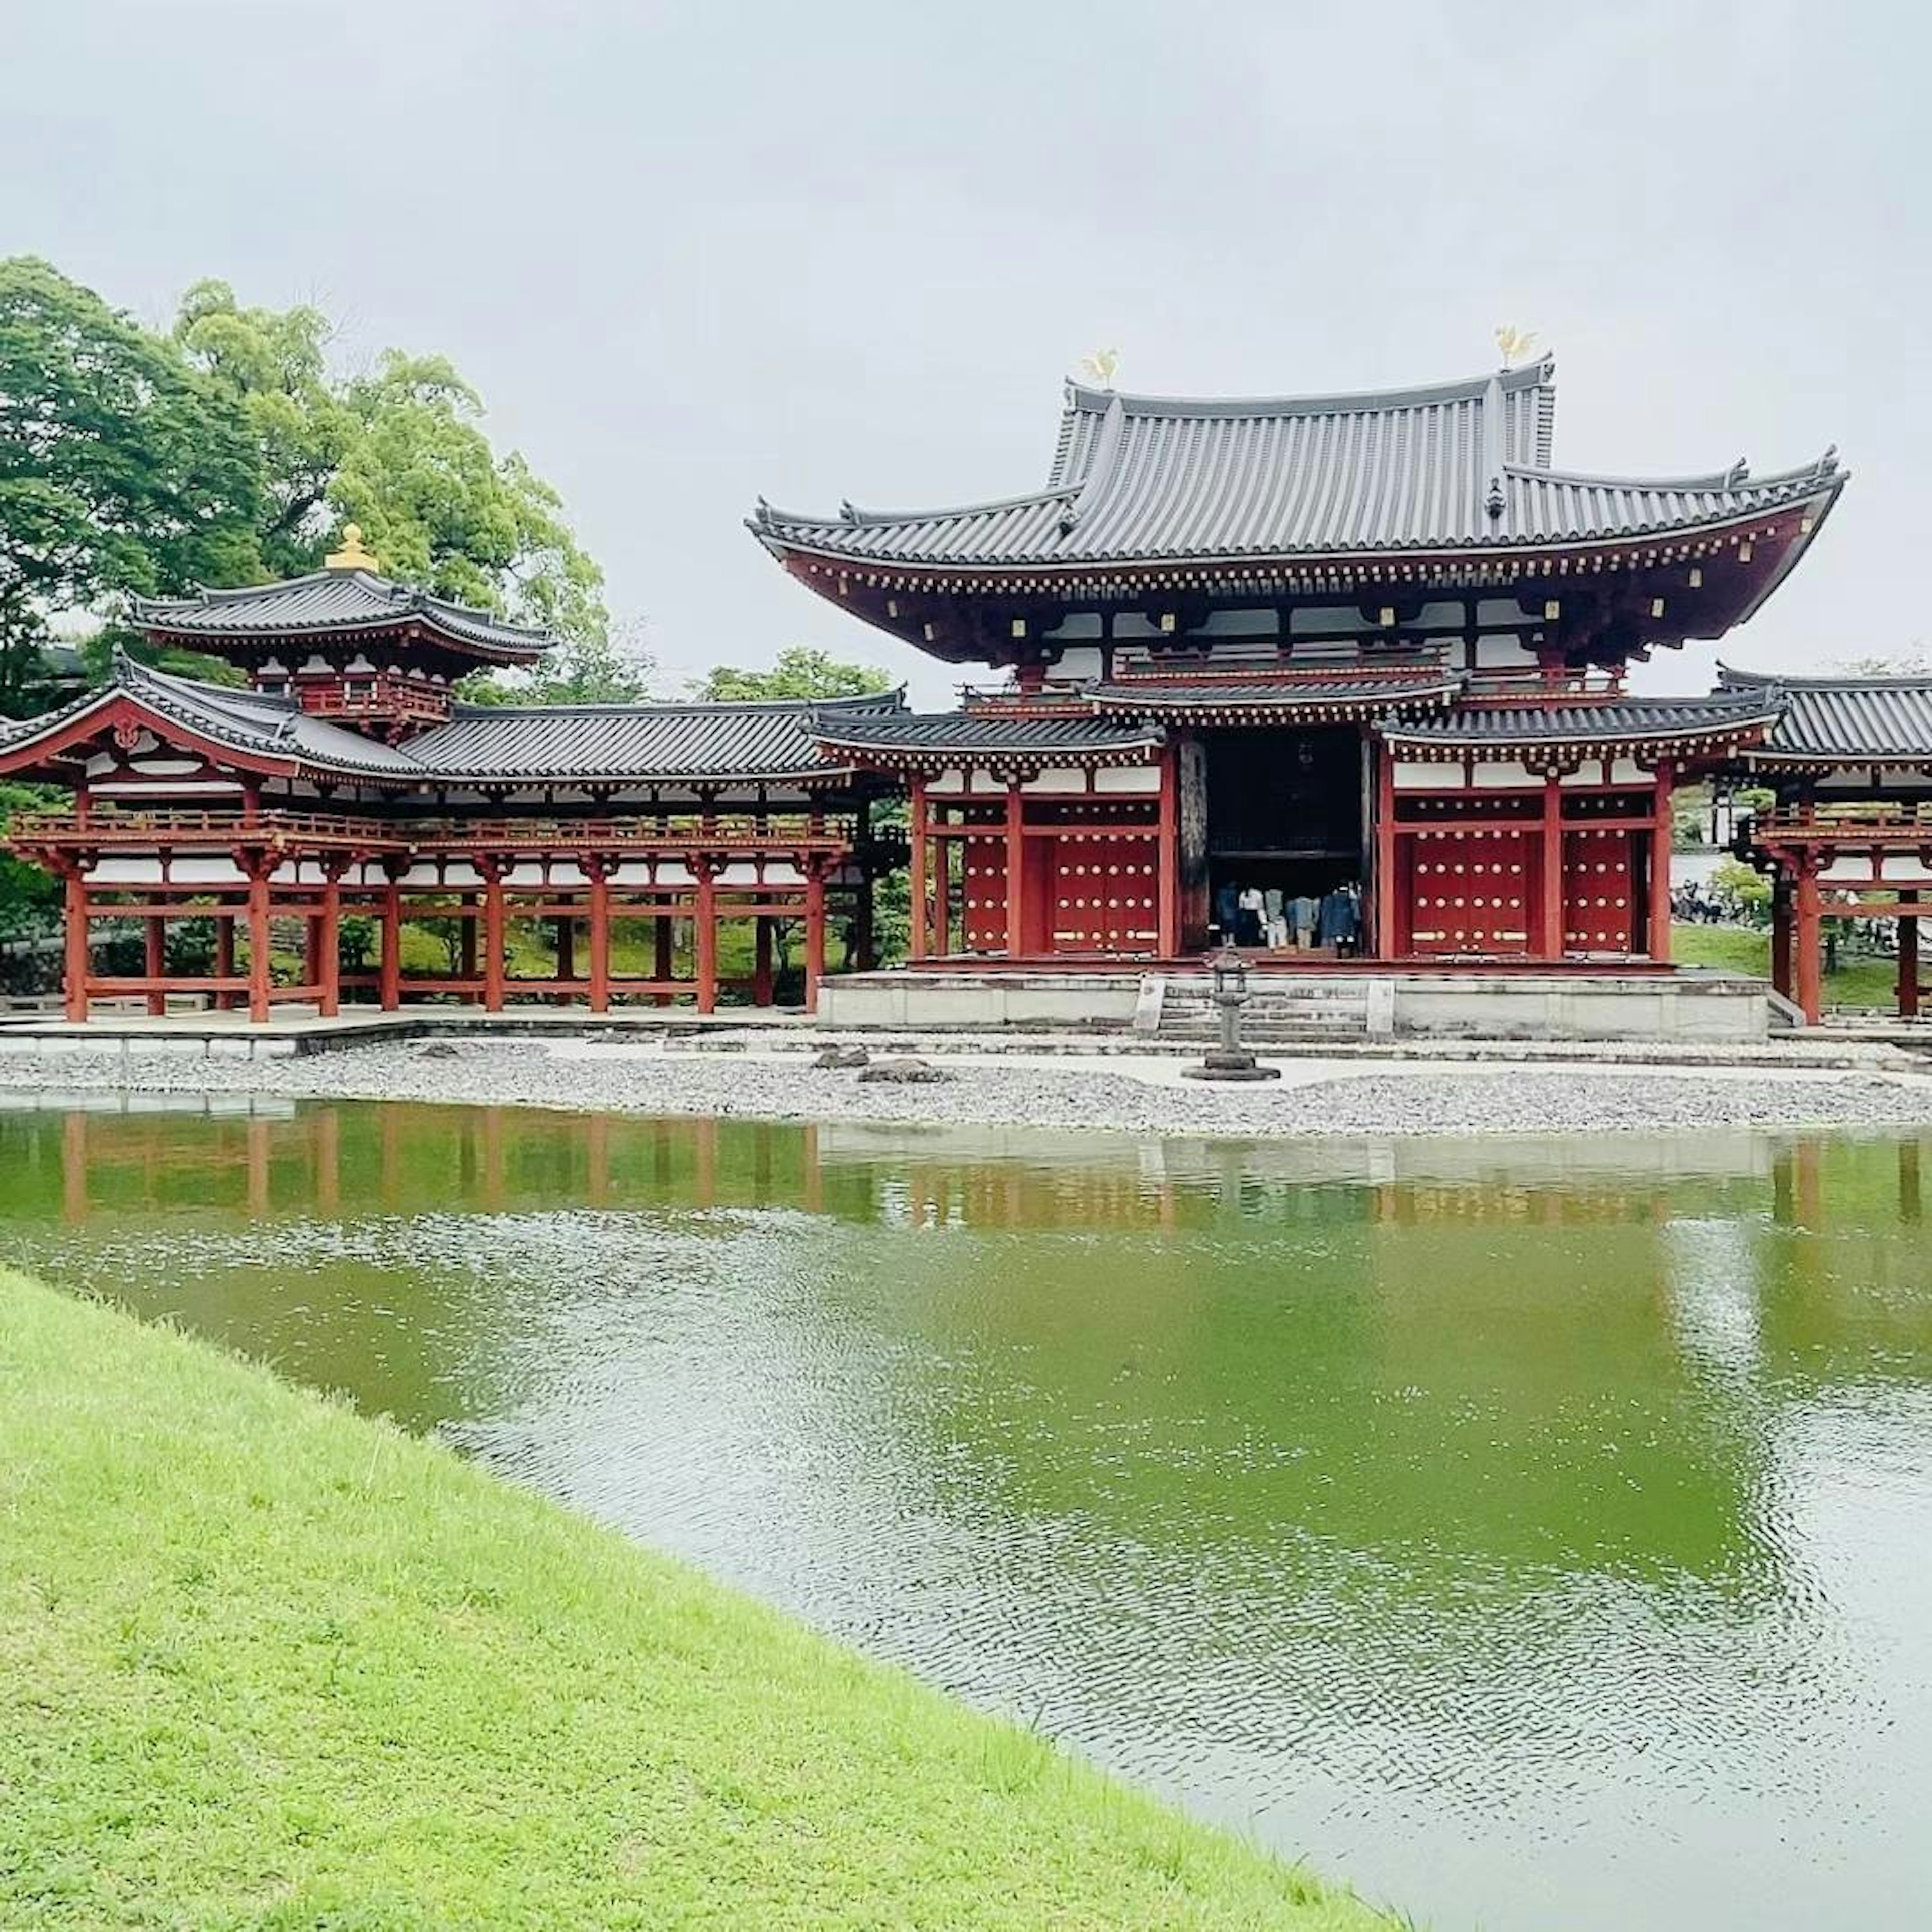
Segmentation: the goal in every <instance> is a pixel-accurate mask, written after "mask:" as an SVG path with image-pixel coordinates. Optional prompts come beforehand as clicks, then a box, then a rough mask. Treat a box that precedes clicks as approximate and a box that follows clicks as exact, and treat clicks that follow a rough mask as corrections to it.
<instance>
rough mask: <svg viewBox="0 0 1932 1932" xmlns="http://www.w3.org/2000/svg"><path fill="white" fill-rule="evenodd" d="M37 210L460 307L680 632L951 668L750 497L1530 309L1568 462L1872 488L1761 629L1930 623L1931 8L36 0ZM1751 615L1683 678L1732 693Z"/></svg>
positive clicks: (1475, 337) (18, 70)
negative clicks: (1084, 372)
mask: <svg viewBox="0 0 1932 1932" xmlns="http://www.w3.org/2000/svg"><path fill="white" fill-rule="evenodd" d="M9 12H10V18H9V20H8V21H7V46H8V66H9V68H10V74H9V77H8V85H7V89H6V97H7V115H6V118H7V127H6V132H5V159H4V161H0V250H7V251H11V250H23V251H28V252H32V253H37V254H44V255H46V256H47V257H49V258H50V259H52V260H53V261H54V262H55V263H56V264H57V265H58V266H59V267H61V268H62V269H65V271H67V272H68V273H70V274H71V275H76V276H77V277H79V278H80V279H82V280H83V281H86V282H89V284H92V286H94V287H96V288H98V290H101V293H103V294H104V295H105V296H107V298H108V299H110V301H113V302H116V303H117V304H119V305H123V306H125V307H127V308H131V309H133V310H134V311H136V313H137V314H141V315H142V316H143V317H146V318H147V319H148V320H152V321H154V322H157V323H158V322H161V321H163V320H166V317H167V316H168V315H169V313H170V311H171V308H172V302H173V299H174V298H175V296H176V294H177V293H178V292H179V290H181V288H182V287H184V286H185V285H186V284H188V283H189V282H190V281H193V280H195V279H196V278H198V277H200V276H202V275H219V276H221V277H223V278H226V279H227V280H229V281H232V282H233V284H235V285H236V289H237V290H238V292H239V294H240V295H241V296H242V299H243V300H244V301H245V302H260V303H269V304H273V305H284V304H287V303H290V302H296V301H299V300H314V301H315V302H319V303H320V304H321V305H323V306H324V307H325V308H327V309H329V311H332V313H334V314H337V315H338V316H339V317H341V318H343V319H344V321H345V322H346V323H347V325H348V329H349V344H350V349H351V351H352V353H359V354H361V355H365V356H366V355H371V354H373V353H374V352H375V351H377V350H380V349H381V348H383V347H387V346H389V345H391V344H395V345H397V346H400V347H406V348H410V349H414V350H425V351H440V352H442V353H446V354H447V355H449V356H450V357H451V358H452V359H453V360H454V361H455V362H456V364H457V365H458V368H460V369H461V370H462V371H463V372H464V374H466V376H468V377H469V379H470V380H471V381H472V383H475V384H476V386H478V388H479V389H481V392H483V394H484V397H485V398H487V401H488V402H489V404H490V410H491V413H490V421H489V428H490V431H491V434H493V437H495V439H496V441H497V443H498V444H499V447H508V446H517V447H520V448H521V449H523V451H524V452H525V453H526V455H528V457H529V459H530V460H531V461H532V463H533V464H534V465H535V467H536V468H537V469H538V471H539V472H541V473H542V474H544V475H547V476H548V477H550V478H551V479H552V480H553V481H555V482H556V484H558V486H559V487H560V488H561V489H562V491H563V493H564V495H565V499H566V502H568V506H569V508H570V511H571V515H572V517H573V518H574V522H575V523H576V526H577V529H578V530H579V532H580V535H581V536H582V538H583V541H584V542H585V543H586V545H587V546H588V547H589V549H590V550H591V551H592V553H593V554H595V556H597V557H598V559H599V561H600V562H601V563H602V564H603V565H604V568H605V570H606V571H607V574H608V577H609V589H610V603H611V607H612V610H613V613H615V614H616V615H617V616H619V617H620V618H621V617H624V616H637V617H642V618H644V619H647V620H648V623H649V639H650V643H651V646H652V649H654V650H655V652H656V654H657V655H658V658H659V660H660V662H661V664H662V665H663V667H664V670H665V673H666V674H667V677H669V678H672V679H676V678H681V677H683V676H688V675H690V674H691V673H694V672H695V671H697V670H700V669H701V668H702V667H704V666H706V665H707V664H710V663H712V662H714V661H725V662H733V663H740V664H754V663H762V662H765V661H769V658H771V657H772V655H773V654H774V653H775V652H776V651H777V650H778V649H780V648H781V646H784V645H785V644H787V643H813V644H818V645H822V646H826V647H827V648H829V649H832V650H833V651H835V652H838V653H839V654H841V655H847V656H853V657H859V658H865V659H867V660H868V661H873V662H876V663H879V664H883V665H885V666H887V667H889V668H891V669H892V670H894V671H895V673H898V674H901V675H904V676H909V677H910V679H911V681H912V688H913V695H914V697H915V699H916V700H918V701H920V702H923V703H943V702H945V701H946V699H947V692H948V691H949V690H950V687H951V685H952V684H953V682H954V681H955V680H956V678H957V676H959V673H957V672H956V671H953V670H948V669H947V667H943V666H935V665H931V664H927V663H926V661H924V660H923V659H922V658H919V655H918V654H917V653H916V652H913V650H912V649H910V648H909V647H907V646H902V645H900V644H898V643H894V642H893V641H892V640H889V639H887V638H885V637H881V636H879V635H877V634H875V633H873V632H871V631H868V630H867V629H866V628H865V627H863V626H862V625H859V624H858V623H857V622H856V621H854V620H853V619H850V618H849V617H846V616H842V615H841V613H839V612H838V611H837V610H835V609H833V608H832V607H830V606H829V605H827V604H824V603H823V602H822V601H820V600H819V599H817V598H814V597H813V596H811V595H809V594H808V593H807V592H805V591H804V590H803V589H801V588H800V587H799V586H796V585H795V584H793V583H791V582H790V581H789V580H787V579H786V578H785V577H784V575H783V574H782V573H781V571H779V570H778V567H777V566H776V565H775V564H774V563H772V562H771V561H770V560H769V559H768V558H767V557H766V556H765V554H764V553H763V551H762V550H760V549H759V547H757V544H755V543H754V541H753V540H752V538H751V536H750V535H748V532H745V530H744V529H743V528H742V518H743V517H744V516H745V514H747V512H748V511H749V510H750V508H751V505H752V503H753V501H754V499H755V498H756V497H757V496H758V495H759V494H760V493H763V494H764V495H766V496H769V497H770V498H771V499H772V500H773V501H774V502H778V503H781V504H784V505H788V506H791V507H796V508H817V507H819V506H821V505H824V506H832V505H836V504H837V502H838V500H839V499H841V497H844V496H849V497H850V498H852V499H853V500H854V501H856V502H860V503H871V504H877V505H887V506H902V505H922V504H929V503H944V502H955V501H959V500H962V499H968V498H971V497H973V496H981V495H1004V494H1008V493H1013V492H1015V491H1018V490H1026V489H1030V488H1033V487H1037V485H1038V484H1039V483H1040V481H1042V480H1043V478H1044V475H1045V472H1046V462H1047V458H1048V455H1049V450H1050V449H1051V446H1052V435H1053V431H1054V428H1055V422H1056V419H1057V412H1058V404H1059V395H1060V380H1061V377H1062V376H1063V375H1064V374H1065V373H1066V372H1067V371H1068V370H1069V369H1070V368H1072V367H1073V365H1074V364H1075V363H1076V362H1077V360H1078V359H1079V357H1080V356H1082V354H1084V353H1086V352H1088V351H1089V350H1092V349H1094V348H1096V347H1100V346H1103V345H1109V346H1114V347H1118V349H1119V350H1121V354H1122V363H1121V371H1120V374H1119V377H1118V381H1119V383H1120V386H1121V387H1122V388H1124V389H1137V390H1145V391H1151V392H1165V393H1171V394H1182V395H1187V394H1200V395H1241V394H1277V395H1279V394H1283V393H1292V392H1298V391H1311V390H1332V389H1355V388H1364V387H1370V386H1381V385H1385V384H1395V383H1413V382H1421V381H1430V380H1438V379H1440V378H1443V377H1454V376H1460V375H1464V374H1472V373H1475V372H1477V371H1481V370H1484V369H1487V368H1489V367H1490V366H1492V365H1493V362H1494V360H1495V356H1494V352H1493V344H1492V341H1491V335H1490V332H1491V330H1492V329H1493V327H1494V326H1496V324H1497V323H1499V322H1502V321H1506V320H1507V321H1514V322H1517V323H1520V324H1522V325H1523V326H1528V327H1532V328H1534V329H1536V330H1537V331H1538V332H1539V333H1540V335H1541V337H1542V338H1543V340H1544V342H1545V343H1546V344H1547V345H1548V346H1549V347H1551V348H1552V349H1553V350H1554V351H1555V353H1556V357H1557V362H1558V372H1559V373H1558V380H1559V395H1560V398H1561V400H1560V401H1559V410H1558V423H1557V447H1556V460H1557V461H1558V462H1559V464H1563V465H1566V466H1570V467H1574V468H1586V469H1604V470H1609V471H1613V472H1645V471H1649V472H1653V473H1661V474H1672V473H1679V472H1685V471H1687V470H1695V469H1713V468H1717V467H1720V466H1724V465H1725V464H1727V463H1730V461H1731V460H1733V458H1736V457H1737V456H1738V455H1740V454H1743V455H1748V457H1749V458H1750V459H1751V462H1752V463H1753V465H1754V467H1756V468H1757V469H1778V468H1784V467H1786V466H1790V465H1792V464H1795V463H1800V462H1802V461H1805V460H1809V459H1810V458H1812V457H1814V456H1816V455H1817V454H1818V453H1819V452H1820V451H1822V450H1823V449H1824V448H1825V446H1826V445H1827V444H1828V443H1837V444H1838V445H1839V446H1840V449H1841V453H1842V455H1843V460H1845V462H1846V464H1847V466H1849V469H1851V471H1852V482H1851V484H1850V487H1849V489H1848V490H1847V491H1846V494H1845V496H1844V497H1843V499H1842V501H1841V504H1840V506H1839V508H1838V511H1837V512H1836V513H1835V514H1834V516H1833V517H1832V519H1831V520H1830V521H1829V523H1828V524H1827V525H1826V528H1825V529H1824V530H1823V532H1821V533H1820V536H1819V538H1818V540H1817V542H1816V544H1814V547H1813V550H1812V552H1811V555H1810V556H1808V558H1807V559H1805V562H1804V564H1803V565H1802V566H1801V567H1800V568H1799V570H1798V571H1797V572H1796V575H1795V576H1794V577H1793V579H1792V580H1790V582H1788V583H1787V584H1786V585H1785V586H1784V588H1783V589H1781V590H1780V591H1779V592H1778V593H1777V595H1775V597H1774V598H1772V601H1771V602H1770V603H1769V605H1767V607H1766V609H1765V610H1764V612H1763V613H1762V614H1761V615H1760V617H1759V618H1758V619H1757V620H1756V621H1755V622H1754V623H1753V624H1752V625H1751V626H1749V627H1748V629H1747V630H1746V631H1744V632H1742V633H1741V634H1734V635H1733V637H1732V638H1731V639H1730V640H1728V641H1727V643H1726V644H1725V645H1724V646H1723V649H1724V654H1725V655H1727V657H1728V658H1730V659H1731V660H1732V661H1736V662H1743V663H1748V664H1761V665H1766V666H1770V667H1779V668H1783V669H1787V670H1802V669H1804V668H1805V667H1808V666H1811V665H1814V664H1820V663H1823V662H1826V661H1830V660H1832V659H1834V658H1841V657H1844V656H1847V655H1865V654H1867V653H1873V652H1890V651H1895V650H1897V649H1901V648H1903V647H1904V646H1909V644H1911V643H1913V642H1914V641H1915V640H1921V639H1924V638H1926V637H1928V636H1932V622H1927V621H1926V620H1925V619H1923V618H1922V617H1921V613H1920V610H1919V607H1918V595H1919V583H1920V573H1919V571H1918V564H1919V562H1920V557H1921V544H1922V538H1921V534H1920V532H1919V531H1918V524H1917V519H1918V514H1919V511H1920V510H1921V508H1922V507H1923V500H1924V499H1923V490H1922V485H1921V473H1922V470H1923V466H1924V458H1925V452H1927V449H1928V448H1932V383H1928V382H1927V374H1928V371H1927V362H1928V352H1927V342H1928V340H1932V331H1928V329H1927V324H1926V320H1925V316H1924V308H1925V305H1926V303H1927V299H1928V298H1932V262H1928V256H1927V244H1928V240H1929V239H1932V178H1928V177H1929V175H1932V171H1929V170H1928V168H1927V159H1926V157H1927V142H1926V140H1925V138H1924V122H1925V119H1926V115H1927V110H1926V108H1925V107H1924V73H1925V71H1926V68H1927V54H1928V52H1932V26H1928V16H1927V13H1926V12H1925V10H1923V9H1921V8H1918V7H1906V6H1905V5H1903V4H1894V5H1876V4H1869V0H1867V4H1850V5H1839V6H1838V7H1837V8H1836V9H1835V10H1826V9H1821V8H1817V7H1802V8H1801V7H1797V6H1795V5H1785V4H1782V0H1753V4H1751V5H1739V4H1724V3H1723V0H1720V3H1719V4H1708V0H1677V4H1674V5H1664V4H1655V0H1637V4H1619V5H1615V6H1609V5H1593V6H1590V7H1576V8H1570V7H1562V6H1556V7H1544V8H1535V9H1517V10H1509V9H1492V8H1483V7H1471V6H1469V5H1461V6H1456V7H1449V6H1436V5H1385V6H1374V5H1355V6H1339V5H1329V6H1324V7H1320V8H1313V7H1307V6H1303V5H1293V4H1287V0H1258V4H1253V5H1214V4H1196V5H1187V6H1176V5H1172V4H1167V5H1158V6H1156V5H1142V4H1139V0H1115V4H1112V5H1108V6H1106V7H1097V6H1089V5H1059V6H1049V5H1045V4H1042V0H1033V4H1025V0H1019V4H1007V0H980V4H979V5H976V6H974V7H970V8H959V7H922V6H919V5H916V4H913V3H912V0H897V4H891V5H882V4H873V0H847V4H844V5H840V6H838V7H829V8H828V7H803V6H799V5H788V6H775V5H772V6H766V5H757V6H748V5H736V6H731V5H716V4H710V5H706V4H700V3H699V0H691V4H688V5H627V4H620V0H601V4H600V3H599V0H577V4H569V0H544V4H543V5H530V4H528V0H517V4H508V0H387V4H385V5H381V6H368V5H365V6H347V7H320V6H317V5H313V4H303V5H292V4H284V0H167V4H165V5H163V4H160V0H62V4H61V5H58V6H56V5H28V4H26V0H17V4H16V5H15V6H14V7H12V8H10V10H9ZM1715 655H1717V653H1716V652H1715V650H1714V649H1712V647H1711V646H1697V647H1694V648H1693V649H1691V650H1688V651H1687V652H1685V653H1684V654H1683V655H1682V657H1681V658H1680V657H1676V656H1667V658H1665V660H1664V662H1663V663H1662V664H1661V666H1660V667H1656V668H1654V669H1652V670H1651V671H1649V673H1646V676H1645V677H1644V679H1643V682H1644V685H1645V686H1646V688H1653V689H1654V688H1678V689H1685V690H1694V689H1702V688H1704V687H1705V685H1706V683H1707V682H1708V679H1709V672H1710V668H1711V665H1712V661H1713V659H1714V658H1715Z"/></svg>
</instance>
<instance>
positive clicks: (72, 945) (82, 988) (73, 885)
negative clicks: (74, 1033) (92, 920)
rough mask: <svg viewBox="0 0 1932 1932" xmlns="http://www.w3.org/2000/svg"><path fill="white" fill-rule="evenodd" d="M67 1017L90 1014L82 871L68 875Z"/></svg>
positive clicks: (76, 1019)
mask: <svg viewBox="0 0 1932 1932" xmlns="http://www.w3.org/2000/svg"><path fill="white" fill-rule="evenodd" d="M65 938H66V967H67V974H66V978H67V1017H68V1022H69V1023H70V1024H71V1025H75V1026H79V1025H84V1024H85V1022H86V1019H87V971H88V957H89V956H88V947H87V880H86V878H85V877H83V875H82V874H81V873H80V871H71V872H70V873H68V875H67V929H66V934H65Z"/></svg>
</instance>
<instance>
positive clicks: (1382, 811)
mask: <svg viewBox="0 0 1932 1932" xmlns="http://www.w3.org/2000/svg"><path fill="white" fill-rule="evenodd" d="M1375 757H1376V825H1375V833H1376V876H1375V878H1374V880H1373V885H1374V887H1375V915H1376V917H1375V948H1376V958H1377V959H1394V958H1395V956H1396V955H1397V951H1398V950H1399V949H1400V944H1401V941H1400V936H1399V935H1400V932H1401V926H1400V922H1399V920H1398V919H1397V904H1396V900H1397V891H1398V886H1397V879H1396V843H1395V835H1396V822H1395V757H1394V754H1393V753H1392V752H1391V751H1390V750H1389V748H1388V745H1385V744H1381V743H1378V744H1377V745H1376V752H1375Z"/></svg>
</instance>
